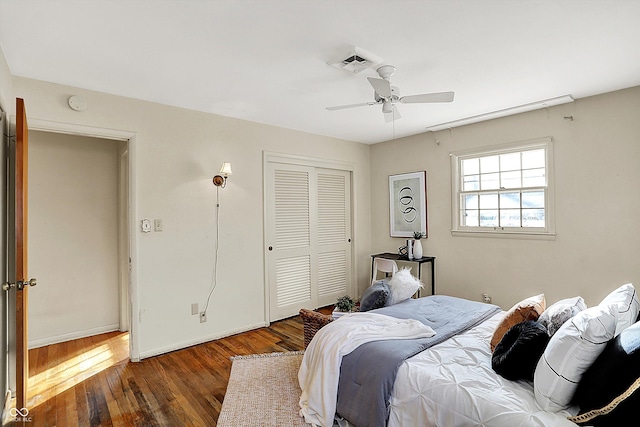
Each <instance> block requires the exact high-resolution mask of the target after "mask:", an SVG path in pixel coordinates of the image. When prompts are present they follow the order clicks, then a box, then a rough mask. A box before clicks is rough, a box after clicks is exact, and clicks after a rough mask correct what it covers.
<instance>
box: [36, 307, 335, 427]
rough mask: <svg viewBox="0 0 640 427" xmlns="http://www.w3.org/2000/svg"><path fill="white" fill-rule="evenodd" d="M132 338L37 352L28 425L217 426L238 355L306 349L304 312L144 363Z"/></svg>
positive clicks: (118, 336) (111, 336)
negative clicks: (135, 356) (132, 350)
mask: <svg viewBox="0 0 640 427" xmlns="http://www.w3.org/2000/svg"><path fill="white" fill-rule="evenodd" d="M332 309H333V307H325V308H322V309H319V310H318V311H321V312H323V313H330V312H331V310H332ZM128 340H129V336H128V334H127V333H122V332H112V333H108V334H102V335H97V336H94V337H88V338H83V339H79V340H75V341H69V342H64V343H60V344H54V345H50V346H46V347H41V348H37V349H32V350H30V351H29V356H30V362H29V365H30V378H29V386H30V392H29V400H28V402H29V404H28V406H27V408H28V409H29V415H28V417H29V422H28V423H25V424H24V425H29V426H34V427H39V426H59V427H67V426H171V427H180V426H208V427H211V426H215V425H216V423H217V420H218V416H219V415H220V408H221V405H222V401H223V400H224V394H225V391H226V389H227V382H228V381H229V374H230V371H231V361H230V360H229V358H230V357H231V356H236V355H248V354H257V353H271V352H280V351H294V350H302V349H303V332H302V321H301V320H300V317H299V316H295V317H292V318H289V319H284V320H281V321H278V322H274V323H272V324H271V326H269V327H268V328H260V329H256V330H253V331H249V332H245V333H242V334H238V335H233V336H230V337H227V338H223V339H219V340H216V341H210V342H207V343H204V344H200V345H197V346H193V347H189V348H186V349H183V350H179V351H174V352H172V353H168V354H164V355H160V356H156V357H151V358H148V359H144V360H142V361H141V362H138V363H132V362H129V359H128V345H129V344H128Z"/></svg>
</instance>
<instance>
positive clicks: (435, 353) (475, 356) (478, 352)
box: [388, 312, 576, 427]
mask: <svg viewBox="0 0 640 427" xmlns="http://www.w3.org/2000/svg"><path fill="white" fill-rule="evenodd" d="M503 316H504V312H503V313H499V314H496V315H495V316H493V317H492V318H491V319H489V320H487V321H485V322H483V323H482V324H480V325H478V326H476V327H474V328H472V329H470V330H469V331H467V332H465V333H462V334H460V335H457V336H455V337H453V338H450V339H448V340H446V341H445V342H443V343H441V344H438V345H435V346H433V347H431V348H429V349H427V350H425V351H423V352H422V353H419V354H417V355H416V356H414V357H412V358H410V359H407V360H406V361H405V362H404V363H403V364H402V365H401V366H400V368H399V370H398V375H397V377H396V382H395V386H394V391H393V394H392V397H391V400H390V404H391V413H390V416H389V422H388V427H406V426H426V427H436V426H439V427H456V426H459V427H463V426H464V427H470V426H487V427H489V426H490V427H514V426H518V427H525V426H539V427H556V426H557V427H564V426H571V427H576V425H575V424H573V423H572V422H570V421H568V420H567V419H566V417H567V416H571V415H575V411H574V410H571V411H569V412H565V411H563V412H559V413H550V412H545V411H543V410H542V409H541V408H540V407H539V406H538V404H537V403H536V401H535V397H534V393H533V385H532V384H531V383H529V382H526V381H517V382H516V381H509V380H506V379H504V378H502V377H501V376H499V375H497V374H496V373H495V372H494V371H493V369H491V350H490V346H489V342H490V340H491V336H492V334H493V331H494V330H495V327H496V326H497V324H498V322H499V320H500V319H501V318H502V317H503Z"/></svg>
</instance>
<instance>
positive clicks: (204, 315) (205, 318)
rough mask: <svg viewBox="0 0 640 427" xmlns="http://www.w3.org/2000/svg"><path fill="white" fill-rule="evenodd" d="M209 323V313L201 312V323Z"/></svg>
mask: <svg viewBox="0 0 640 427" xmlns="http://www.w3.org/2000/svg"><path fill="white" fill-rule="evenodd" d="M206 321H207V313H206V312H204V311H201V312H200V323H204V322H206Z"/></svg>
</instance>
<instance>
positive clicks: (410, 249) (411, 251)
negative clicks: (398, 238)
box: [407, 239, 413, 259]
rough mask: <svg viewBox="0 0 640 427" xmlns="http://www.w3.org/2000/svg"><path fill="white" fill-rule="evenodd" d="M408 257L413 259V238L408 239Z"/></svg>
mask: <svg viewBox="0 0 640 427" xmlns="http://www.w3.org/2000/svg"><path fill="white" fill-rule="evenodd" d="M407 258H408V259H413V240H411V239H407Z"/></svg>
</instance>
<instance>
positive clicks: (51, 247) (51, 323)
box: [29, 131, 129, 348]
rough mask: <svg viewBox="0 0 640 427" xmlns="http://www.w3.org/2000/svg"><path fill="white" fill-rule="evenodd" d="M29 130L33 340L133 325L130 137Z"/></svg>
mask: <svg viewBox="0 0 640 427" xmlns="http://www.w3.org/2000/svg"><path fill="white" fill-rule="evenodd" d="M29 138H30V144H29V162H30V168H29V206H30V209H29V228H30V234H29V236H30V239H29V240H30V241H29V260H30V274H32V275H33V276H35V277H38V278H39V279H38V280H39V281H40V282H41V283H43V286H42V287H41V288H39V289H37V291H38V292H37V293H38V295H34V298H33V299H32V301H31V303H30V310H29V311H30V313H29V318H30V330H29V347H30V348H34V347H42V346H45V345H50V344H55V343H58V342H64V341H70V340H74V339H78V338H83V337H87V336H93V335H98V334H102V333H106V332H112V331H115V330H120V331H127V330H128V329H129V325H128V316H127V315H126V314H127V313H128V312H129V310H128V304H127V301H126V298H122V297H123V296H125V297H126V296H127V295H128V282H129V281H128V266H125V265H122V260H123V259H128V245H126V241H127V240H128V238H127V234H128V233H126V232H125V233H123V232H122V230H125V231H126V230H127V229H128V226H127V224H126V223H124V224H121V223H120V222H121V218H123V217H124V218H126V215H121V212H120V208H119V206H120V203H121V201H122V200H125V201H126V200H127V197H126V194H125V195H122V196H121V195H120V194H119V193H120V192H121V191H122V190H123V189H124V191H126V188H127V185H126V183H125V185H121V184H120V181H121V179H122V176H121V174H120V173H119V169H120V167H121V162H122V160H121V157H122V156H123V155H126V142H124V141H114V140H106V139H99V138H93V137H86V136H79V135H69V134H61V133H51V132H39V131H31V132H30V135H29ZM123 153H124V154H123ZM124 178H125V179H126V175H125V176H124ZM125 208H126V207H125ZM123 239H124V240H125V242H121V240H123ZM122 252H125V253H122ZM34 291H35V290H34Z"/></svg>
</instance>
